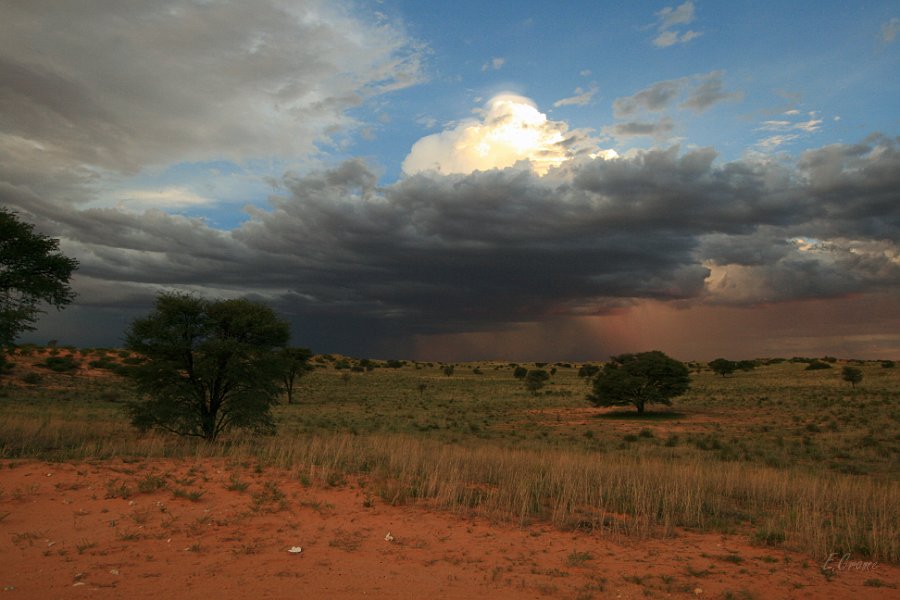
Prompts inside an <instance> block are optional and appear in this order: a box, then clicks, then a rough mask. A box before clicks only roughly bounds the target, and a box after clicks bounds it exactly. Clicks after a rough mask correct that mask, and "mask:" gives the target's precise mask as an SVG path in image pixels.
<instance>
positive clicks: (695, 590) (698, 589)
mask: <svg viewBox="0 0 900 600" xmlns="http://www.w3.org/2000/svg"><path fill="white" fill-rule="evenodd" d="M702 594H703V590H702V589H700V588H694V595H695V596H700V595H702Z"/></svg>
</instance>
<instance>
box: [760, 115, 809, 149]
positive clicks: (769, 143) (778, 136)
mask: <svg viewBox="0 0 900 600" xmlns="http://www.w3.org/2000/svg"><path fill="white" fill-rule="evenodd" d="M801 114H802V113H801V112H800V111H799V110H795V109H792V110H788V111H785V112H784V113H783V115H784V116H785V117H798V116H800V115H801ZM807 117H808V120H806V121H797V120H791V119H769V120H767V121H763V122H762V123H761V124H760V126H759V127H758V128H757V131H766V132H776V133H775V135H771V136H768V137H765V138H763V139H762V140H760V141H759V142H757V143H756V144H755V146H756V147H757V148H759V149H760V150H763V151H772V150H775V149H777V148H778V147H780V146H783V145H785V144H788V143H790V142H793V141H796V140H799V139H801V138H802V137H804V135H810V134H813V133H815V132H817V131H819V129H821V128H822V123H823V121H822V119H820V118H818V113H817V112H815V111H813V112H809V113H807Z"/></svg>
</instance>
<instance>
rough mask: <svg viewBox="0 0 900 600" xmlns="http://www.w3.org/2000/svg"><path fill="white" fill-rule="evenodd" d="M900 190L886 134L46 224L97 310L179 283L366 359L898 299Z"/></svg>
mask: <svg viewBox="0 0 900 600" xmlns="http://www.w3.org/2000/svg"><path fill="white" fill-rule="evenodd" d="M897 189H900V152H898V148H897V140H895V139H889V138H885V137H873V138H870V139H869V140H866V141H864V142H862V143H860V144H854V145H844V146H829V147H826V148H821V149H818V150H813V151H809V152H807V153H806V154H804V155H802V156H801V157H800V159H799V160H798V161H797V162H796V164H794V165H785V164H783V163H781V162H775V161H764V160H756V161H754V160H749V159H747V160H742V161H736V162H731V163H725V164H717V161H716V153H715V152H714V151H713V150H711V149H699V150H691V151H681V150H680V149H679V148H678V147H672V148H669V149H666V150H649V151H643V152H639V153H636V154H634V155H632V156H630V157H627V158H616V159H612V160H604V159H602V158H597V159H583V160H579V161H573V162H570V163H566V164H565V165H564V166H562V167H560V168H558V169H554V170H551V171H550V172H549V173H548V175H546V176H544V177H540V176H538V175H536V174H534V172H533V171H532V170H531V169H528V168H525V167H521V168H519V167H511V168H507V169H493V170H489V171H476V172H474V173H471V174H468V175H441V174H437V173H433V172H432V173H423V174H419V175H415V176H410V177H407V178H404V179H402V180H400V181H398V182H396V183H394V184H391V185H389V186H379V185H378V179H377V176H376V174H375V173H374V172H373V170H372V169H371V168H370V167H369V166H368V165H367V164H366V163H365V162H364V161H362V160H352V161H348V162H345V163H343V164H341V165H338V166H336V167H335V168H333V169H330V170H322V171H319V172H315V173H312V174H308V175H305V176H294V175H290V174H289V175H286V176H285V177H284V179H283V181H282V182H281V183H280V188H279V193H278V194H276V195H275V196H273V198H272V201H271V206H270V208H269V209H267V210H262V209H253V210H252V214H251V218H250V220H249V221H247V222H246V223H244V224H243V225H241V226H240V227H238V228H236V229H234V230H232V231H219V230H216V229H213V228H210V227H209V226H207V225H206V224H205V223H204V222H203V221H201V220H197V219H188V218H185V217H179V216H172V215H168V214H165V213H163V212H160V211H149V212H144V213H129V212H125V211H122V210H118V209H88V210H75V209H60V208H58V207H55V205H52V204H47V205H45V206H46V207H48V208H47V209H46V210H44V211H43V212H41V213H40V215H39V217H40V219H41V220H42V221H43V222H44V223H46V224H49V228H50V229H52V230H54V231H55V232H56V233H57V234H58V235H61V236H62V238H63V241H64V248H66V249H68V250H71V251H72V252H73V254H75V255H76V256H78V258H79V260H80V261H81V264H82V267H81V270H80V271H79V281H80V282H82V283H81V285H84V286H86V290H85V291H86V292H87V293H86V294H85V295H86V296H87V298H86V300H87V301H88V302H89V303H91V304H92V305H94V306H96V307H103V308H106V309H110V308H114V307H115V306H116V305H117V304H121V305H122V306H135V305H140V304H142V303H149V300H150V298H151V297H152V296H153V294H155V293H156V292H158V291H160V290H162V289H170V288H178V289H188V290H192V291H195V292H197V293H204V294H214V295H220V296H221V295H225V296H246V295H250V296H252V297H255V298H259V299H263V300H265V301H267V302H270V303H272V304H273V305H275V306H276V307H278V308H279V310H281V311H282V312H283V313H285V314H287V315H289V316H290V317H291V318H292V319H293V320H294V322H295V324H296V326H297V328H298V329H299V330H300V331H304V332H306V333H307V335H310V332H318V333H317V334H315V335H321V336H322V338H323V339H322V340H318V339H316V340H315V341H319V342H321V341H324V339H325V338H327V336H329V335H337V336H339V337H341V338H342V339H344V341H345V342H346V343H347V344H349V345H351V346H352V347H353V348H356V349H359V350H361V351H365V350H372V349H373V347H377V344H376V342H377V341H378V339H379V338H384V336H388V337H390V338H392V339H394V340H403V339H407V340H408V339H412V337H414V336H416V335H422V334H452V333H460V332H469V331H486V330H491V329H502V328H504V327H508V326H511V325H513V324H516V323H529V322H540V321H542V320H548V319H555V318H559V317H560V316H584V315H602V314H606V313H608V312H609V311H611V310H615V309H617V308H619V307H622V306H627V305H629V303H632V302H635V301H639V300H653V301H658V302H663V303H668V302H675V303H682V304H683V303H685V302H687V303H694V304H707V305H716V304H723V305H730V306H750V305H756V304H760V303H766V302H783V301H789V300H797V299H808V298H829V297H842V296H846V295H848V294H861V293H870V292H872V293H874V292H884V291H896V290H897V288H898V286H900V252H898V247H897V239H898V233H900V230H898V228H900V203H898V202H897V201H896V200H897V195H896V194H897V192H896V190H897ZM20 208H21V209H25V207H24V206H22V205H20ZM100 282H106V283H105V284H101V283H100ZM109 282H115V286H113V287H115V288H117V289H118V290H119V291H118V292H116V293H115V294H111V293H110V292H111V289H112V288H111V287H110V285H109ZM126 291H127V293H126Z"/></svg>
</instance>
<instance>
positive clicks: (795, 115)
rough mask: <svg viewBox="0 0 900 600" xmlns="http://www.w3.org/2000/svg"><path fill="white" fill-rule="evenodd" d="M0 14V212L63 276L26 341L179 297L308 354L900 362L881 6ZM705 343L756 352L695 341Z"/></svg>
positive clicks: (100, 8) (898, 202) (899, 258)
mask: <svg viewBox="0 0 900 600" xmlns="http://www.w3.org/2000/svg"><path fill="white" fill-rule="evenodd" d="M0 23H2V25H0V34H2V35H0V75H2V76H3V79H4V81H5V82H6V86H5V88H3V89H2V90H0V103H2V106H3V107H4V110H3V115H2V117H0V159H3V160H0V164H2V165H3V166H0V201H2V202H3V203H4V204H5V205H9V206H11V207H12V208H14V209H16V210H18V211H20V212H21V213H22V214H23V215H24V216H26V217H29V218H31V219H32V220H33V221H34V222H36V223H37V224H38V225H39V227H40V228H41V229H42V230H43V231H45V232H47V233H48V234H50V235H54V236H58V237H60V238H61V240H62V243H63V247H64V248H65V249H66V250H67V251H69V252H71V253H72V254H74V255H75V256H76V257H77V258H78V259H79V261H80V262H81V265H82V267H81V269H80V271H79V275H78V276H77V278H76V288H77V289H78V290H79V292H80V299H81V300H80V304H79V305H77V306H76V307H73V309H71V310H69V311H66V312H65V313H59V314H52V315H48V317H47V319H46V320H45V322H44V325H42V329H41V330H39V331H38V332H37V333H36V334H35V335H37V336H48V335H49V336H50V337H56V338H60V337H66V336H70V337H72V338H75V339H74V340H73V341H74V342H79V341H82V340H84V341H85V343H88V342H90V343H93V342H94V341H97V342H100V341H103V342H111V343H115V342H116V340H121V332H122V330H123V328H124V326H125V325H127V323H128V321H129V319H130V318H133V316H134V315H137V314H140V312H141V311H142V310H146V309H147V307H148V306H149V304H150V302H151V301H152V298H153V296H154V295H155V294H156V293H159V292H160V291H165V290H168V289H186V290H189V291H192V292H195V293H198V294H202V295H210V296H236V295H245V296H251V297H254V298H259V299H262V300H264V301H267V302H269V303H271V304H273V305H274V306H276V307H277V308H279V309H281V310H282V311H283V312H285V313H286V314H288V315H289V318H291V320H292V323H293V325H294V328H295V337H297V338H298V340H297V341H298V343H305V344H306V345H312V346H313V347H314V349H319V348H321V349H322V350H323V351H346V352H348V353H389V352H392V353H395V354H401V353H405V354H407V355H418V356H422V357H431V356H435V357H447V358H457V357H462V358H466V357H484V356H495V355H498V356H499V355H508V354H510V353H516V352H519V353H521V354H522V356H525V357H531V356H538V355H541V356H542V357H544V356H543V355H542V353H543V352H545V351H546V350H545V346H546V345H547V344H549V343H550V342H549V341H548V340H551V339H552V340H554V341H553V343H552V344H551V345H553V346H556V347H557V348H558V349H559V353H560V354H565V355H566V357H575V358H577V357H583V356H587V355H600V356H601V357H602V355H603V354H604V353H607V352H614V351H622V350H642V349H647V347H650V346H663V347H664V348H663V349H669V350H670V351H672V352H676V353H679V354H682V355H686V356H688V357H693V356H698V357H702V356H711V355H718V354H727V353H730V354H747V355H753V354H763V353H767V354H772V353H773V352H775V351H780V350H781V349H790V350H791V351H792V352H794V353H809V354H816V353H819V354H821V353H831V354H841V353H843V354H852V353H855V354H859V355H870V356H885V355H891V356H898V355H900V315H898V313H897V310H896V309H892V308H891V307H892V306H894V305H897V304H900V303H897V302H895V301H896V300H897V292H898V284H900V251H898V240H897V232H898V229H900V223H898V213H897V210H898V206H900V196H898V191H897V190H898V189H900V188H898V187H897V186H896V185H895V184H896V177H898V175H896V174H895V171H896V170H897V169H895V167H896V166H897V165H898V164H900V163H895V161H897V160H898V158H897V156H898V149H897V140H898V138H897V136H898V134H900V116H898V115H900V113H898V111H897V109H896V107H897V106H900V77H898V76H897V74H898V73H900V3H898V2H896V1H894V2H887V1H883V2H860V3H839V2H822V1H819V2H799V1H798V2H790V3H774V4H771V5H765V4H760V3H751V2H710V1H703V0H696V1H693V2H691V1H686V2H664V1H662V2H650V1H639V2H627V3H623V2H574V1H572V2H564V3H549V2H525V1H516V2H512V1H506V2H499V1H498V2H491V3H485V2H470V1H460V2H453V3H431V2H413V1H395V0H384V1H382V2H375V1H359V2H350V1H347V2H337V1H334V2H325V1H318V0H265V1H263V2H259V3H254V4H252V5H251V4H244V3H239V2H228V1H224V0H223V1H218V2H211V3H208V2H198V1H192V0H162V1H160V2H158V3H153V4H149V3H148V4H134V5H131V4H124V3H117V2H113V1H112V0H110V1H104V0H98V1H97V2H94V3H92V4H90V5H87V6H75V5H66V6H64V7H61V6H60V5H59V4H57V3H53V2H44V1H40V0H38V1H35V2H30V3H17V4H13V5H9V4H7V5H4V6H3V7H0ZM576 214H580V215H582V216H583V219H582V222H579V221H578V219H576V218H574V217H573V215H576ZM577 256H584V257H587V258H589V259H590V260H592V261H593V263H591V264H589V265H585V266H583V267H580V268H574V267H568V266H567V267H566V268H559V267H558V266H557V265H559V264H560V261H572V260H574V259H575V257H577ZM434 264H437V265H438V266H436V267H435V266H432V267H429V266H428V265H434ZM527 265H532V267H531V268H533V269H535V270H537V271H538V272H539V273H541V276H540V277H537V279H535V280H532V279H530V277H531V276H530V275H529V273H528V267H527ZM451 300H453V301H454V302H455V303H456V304H453V305H452V306H451V305H445V304H444V303H445V302H450V301H451ZM812 314H816V315H818V316H817V317H816V318H815V319H812V318H811V317H809V315H812ZM73 315H74V316H73ZM842 315H843V318H845V319H849V322H847V323H844V324H835V323H832V322H830V321H829V319H830V318H834V319H839V318H841V316H842ZM847 315H849V317H847ZM111 316H112V317H111ZM713 321H716V322H721V323H722V327H723V328H724V329H723V330H722V331H723V334H722V335H723V337H725V338H727V339H728V340H733V339H735V338H739V337H740V336H741V335H742V334H744V333H746V332H748V331H750V332H752V335H751V337H752V339H753V340H752V343H748V344H747V345H746V346H744V347H741V346H739V345H738V344H737V343H735V342H732V341H721V342H714V341H710V340H708V339H698V336H697V335H696V334H692V333H691V332H692V331H693V330H694V329H695V328H696V324H697V323H711V322H713ZM100 323H116V325H115V326H106V325H103V326H101V325H100ZM728 323H730V325H728V326H727V327H726V325H725V324H728ZM767 323H768V324H770V325H771V328H772V329H777V330H778V331H773V332H772V333H771V334H770V335H761V334H759V333H758V332H759V330H760V329H761V328H762V329H765V328H766V326H765V324H767ZM742 324H743V325H742ZM729 327H730V329H729ZM53 331H56V332H58V333H60V334H59V335H52V332H53ZM654 331H655V332H660V333H659V336H658V337H657V338H654V337H653V336H652V335H651V334H650V332H654ZM361 332H365V333H361ZM642 332H643V333H642ZM664 332H667V333H664ZM509 358H518V357H517V356H509ZM551 358H552V357H551Z"/></svg>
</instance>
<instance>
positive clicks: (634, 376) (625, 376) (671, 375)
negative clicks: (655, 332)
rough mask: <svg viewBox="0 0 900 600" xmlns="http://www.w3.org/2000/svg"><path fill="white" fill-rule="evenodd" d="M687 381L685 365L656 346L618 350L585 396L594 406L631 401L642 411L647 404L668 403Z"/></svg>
mask: <svg viewBox="0 0 900 600" xmlns="http://www.w3.org/2000/svg"><path fill="white" fill-rule="evenodd" d="M690 382H691V378H690V373H689V371H688V368H687V367H686V366H684V365H683V364H682V363H681V362H679V361H677V360H675V359H674V358H670V357H668V356H666V355H665V354H663V353H662V352H660V351H658V350H654V351H652V352H641V353H638V354H621V355H619V356H613V357H612V359H611V360H610V362H608V363H606V364H605V365H603V370H602V371H600V373H599V374H598V375H597V377H596V378H595V379H594V386H593V393H592V394H590V395H588V400H590V401H591V402H592V403H593V404H594V405H595V406H628V405H634V406H635V407H636V408H637V411H638V413H643V412H644V407H645V405H647V404H652V403H659V404H665V405H671V404H672V398H675V397H677V396H680V395H682V394H684V393H685V392H687V391H688V389H690Z"/></svg>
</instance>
